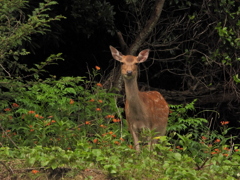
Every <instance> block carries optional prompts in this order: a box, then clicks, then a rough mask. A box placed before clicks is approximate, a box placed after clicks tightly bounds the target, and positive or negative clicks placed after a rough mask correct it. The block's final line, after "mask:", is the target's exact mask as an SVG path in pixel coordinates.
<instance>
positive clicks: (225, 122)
mask: <svg viewBox="0 0 240 180" xmlns="http://www.w3.org/2000/svg"><path fill="white" fill-rule="evenodd" d="M220 123H221V124H222V126H223V125H226V124H229V121H221V122H220Z"/></svg>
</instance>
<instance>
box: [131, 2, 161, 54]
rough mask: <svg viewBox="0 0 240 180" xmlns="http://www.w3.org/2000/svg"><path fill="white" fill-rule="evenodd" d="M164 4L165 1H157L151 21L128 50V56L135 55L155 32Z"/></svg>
mask: <svg viewBox="0 0 240 180" xmlns="http://www.w3.org/2000/svg"><path fill="white" fill-rule="evenodd" d="M164 2H165V0H156V1H155V5H154V9H153V11H152V13H151V16H150V18H149V20H148V21H147V23H146V25H145V26H144V28H143V29H142V30H141V31H140V33H139V34H138V35H137V37H136V38H135V41H134V42H133V43H132V44H131V46H130V48H129V50H128V54H132V55H135V54H136V52H137V50H138V49H139V47H140V46H141V45H142V44H143V42H144V41H145V40H146V38H147V37H148V36H149V35H150V33H151V32H152V31H153V29H154V28H155V26H156V25H157V22H158V20H159V18H160V15H161V12H162V8H163V5H164Z"/></svg>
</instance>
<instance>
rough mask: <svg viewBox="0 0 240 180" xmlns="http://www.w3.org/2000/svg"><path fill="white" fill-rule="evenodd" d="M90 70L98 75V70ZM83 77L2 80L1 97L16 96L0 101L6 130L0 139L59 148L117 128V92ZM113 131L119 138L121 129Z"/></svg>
mask: <svg viewBox="0 0 240 180" xmlns="http://www.w3.org/2000/svg"><path fill="white" fill-rule="evenodd" d="M93 71H94V74H95V75H96V76H97V75H98V72H97V70H93ZM84 79H85V78H84V77H74V78H72V77H63V78H61V79H59V80H56V79H54V78H48V79H46V80H41V79H39V80H38V81H35V82H27V83H26V82H24V83H23V82H20V81H18V82H16V81H14V80H8V79H5V80H4V81H3V82H4V83H5V85H4V87H5V88H6V89H7V90H5V91H7V92H6V93H4V92H3V95H2V97H5V96H6V97H7V96H9V97H11V94H17V96H12V98H13V99H12V100H11V101H10V102H12V103H10V102H9V100H8V99H7V98H5V99H6V100H2V102H1V107H0V108H1V109H2V110H3V112H4V113H3V114H1V118H2V121H1V126H2V128H3V129H5V135H4V137H2V138H3V139H2V142H4V144H5V143H6V144H9V146H10V147H11V145H14V146H16V144H11V141H9V139H8V138H6V137H7V136H11V139H12V140H13V141H16V142H19V143H17V146H22V145H24V146H35V145H38V144H41V145H42V146H50V145H53V146H55V145H57V144H58V143H60V144H61V148H64V149H67V148H70V149H74V148H75V147H76V144H77V142H78V140H79V139H81V138H82V137H86V136H94V137H95V136H96V135H97V134H100V135H101V134H104V133H106V132H107V131H112V128H113V127H114V126H117V127H120V125H121V124H119V122H120V120H119V119H118V118H120V117H121V112H122V110H121V109H119V108H117V106H116V101H115V98H116V97H117V96H118V95H116V94H113V93H107V92H106V90H105V89H103V88H102V85H101V84H100V83H94V82H93V81H87V80H84ZM3 82H2V83H3ZM86 87H88V88H89V89H87V88H86ZM117 117H118V118H117ZM114 133H117V134H118V136H119V137H120V133H122V132H119V131H116V132H114ZM95 134H96V135H95ZM70 139H71V140H70ZM19 140H21V141H19Z"/></svg>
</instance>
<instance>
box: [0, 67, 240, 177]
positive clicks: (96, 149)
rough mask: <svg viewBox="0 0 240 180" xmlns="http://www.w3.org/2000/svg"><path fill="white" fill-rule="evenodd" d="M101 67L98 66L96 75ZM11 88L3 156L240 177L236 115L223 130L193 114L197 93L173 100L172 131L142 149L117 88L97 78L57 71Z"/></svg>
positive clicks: (3, 117) (132, 171) (141, 173)
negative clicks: (135, 144) (233, 128)
mask: <svg viewBox="0 0 240 180" xmlns="http://www.w3.org/2000/svg"><path fill="white" fill-rule="evenodd" d="M99 75H100V74H99V70H93V73H92V75H90V77H91V79H92V80H94V79H95V78H96V77H97V76H99ZM8 81H9V80H8ZM12 82H13V81H12ZM5 88H8V90H9V91H10V92H12V93H13V92H14V91H15V93H17V94H18V96H16V97H15V98H14V99H12V100H11V101H9V102H8V103H7V101H3V103H1V108H3V110H2V112H1V114H0V123H1V130H0V131H1V134H2V136H1V138H0V141H1V143H2V147H1V148H0V157H2V158H1V160H2V161H3V160H4V161H6V160H7V161H13V160H14V159H15V158H18V159H22V160H21V161H22V162H24V163H23V164H22V165H24V166H26V167H29V166H31V167H45V168H51V169H56V168H60V167H61V168H69V167H70V168H72V169H79V170H84V169H88V168H98V169H102V171H103V172H106V173H107V174H109V176H111V177H112V178H119V179H166V180H168V179H199V180H204V179H213V180H214V179H216V180H217V179H233V180H234V179H238V173H239V164H240V158H239V157H240V156H239V155H240V154H239V153H240V150H239V146H238V145H234V144H233V143H230V142H233V141H234V139H233V138H232V137H227V135H226V134H227V133H226V132H227V131H228V130H229V128H228V127H227V124H228V123H227V122H221V127H222V128H221V133H218V132H216V131H211V130H210V129H209V128H208V127H207V125H206V123H207V122H206V120H205V119H201V118H197V117H189V116H188V114H189V113H190V112H192V111H194V110H195V108H194V103H195V101H196V100H195V101H193V102H192V103H189V104H187V105H185V106H183V105H177V106H176V105H174V106H173V105H171V111H172V113H171V115H170V118H169V128H168V131H169V134H170V136H163V137H160V143H159V144H157V145H155V147H154V151H149V150H148V147H147V146H146V147H145V146H143V149H142V151H141V152H140V153H136V152H135V150H133V149H131V148H129V142H128V141H126V139H127V138H131V137H130V136H129V134H128V133H127V132H126V130H121V127H123V128H124V129H127V127H126V125H125V124H122V118H121V121H120V120H118V119H117V118H116V117H121V113H122V109H119V108H117V106H116V101H115V97H116V95H115V94H112V93H108V92H107V91H106V90H105V89H103V87H102V86H101V84H99V83H97V82H95V81H89V80H87V79H86V78H85V77H76V78H71V77H63V78H61V79H59V80H56V79H54V78H49V79H46V80H39V81H34V82H31V83H30V82H29V83H27V84H23V83H21V82H20V83H19V84H18V87H17V88H13V89H11V88H10V86H9V87H8V86H5ZM98 108H100V109H101V110H100V111H98V110H97V109H98ZM181 124H183V125H181ZM194 125H195V126H194ZM230 138H231V141H229V139H230ZM130 147H131V146H130Z"/></svg>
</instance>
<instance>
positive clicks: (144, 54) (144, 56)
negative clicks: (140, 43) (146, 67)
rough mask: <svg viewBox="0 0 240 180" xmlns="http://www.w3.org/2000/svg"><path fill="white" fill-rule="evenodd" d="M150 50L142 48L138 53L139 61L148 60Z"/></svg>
mask: <svg viewBox="0 0 240 180" xmlns="http://www.w3.org/2000/svg"><path fill="white" fill-rule="evenodd" d="M149 51H150V50H149V49H145V50H142V51H141V52H140V53H139V54H138V56H137V58H138V61H139V63H142V62H144V61H146V60H147V58H148V55H149Z"/></svg>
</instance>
